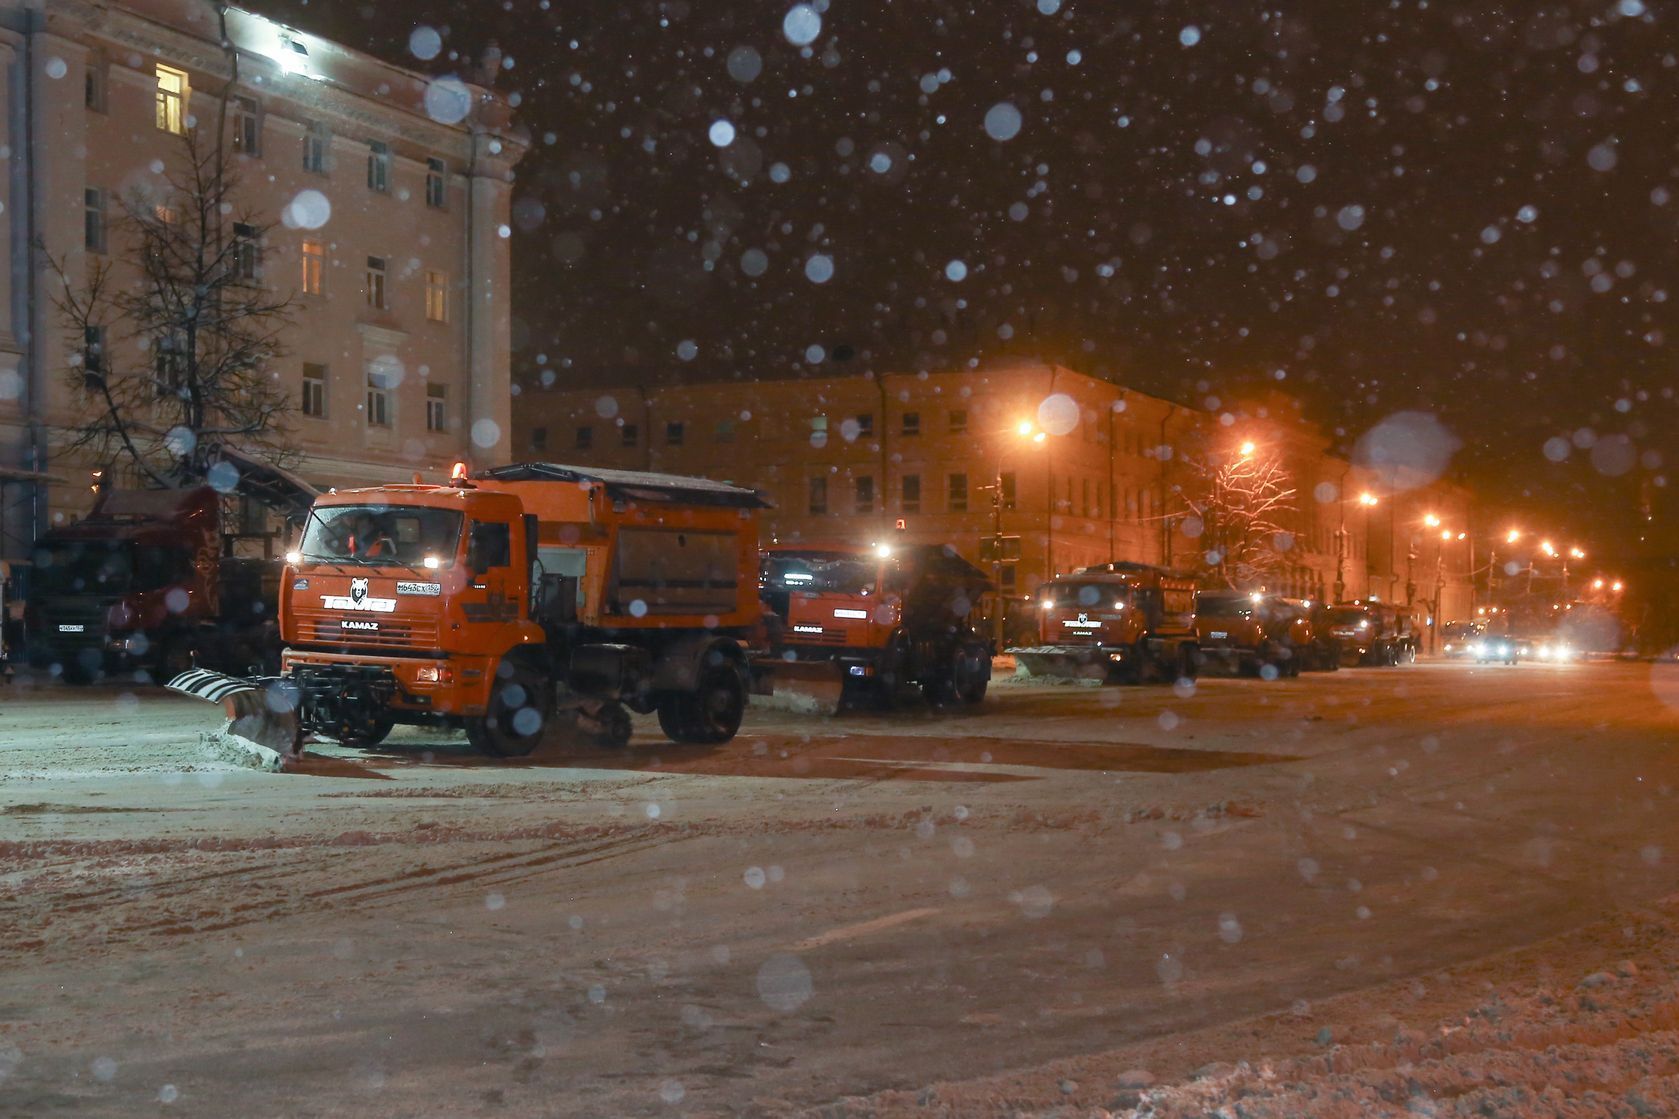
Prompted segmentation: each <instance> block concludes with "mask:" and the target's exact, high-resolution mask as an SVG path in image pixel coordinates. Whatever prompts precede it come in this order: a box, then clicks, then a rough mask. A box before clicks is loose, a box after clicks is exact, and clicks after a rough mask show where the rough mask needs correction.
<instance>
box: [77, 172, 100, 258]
mask: <svg viewBox="0 0 1679 1119" xmlns="http://www.w3.org/2000/svg"><path fill="white" fill-rule="evenodd" d="M82 195H83V198H84V206H85V208H84V209H83V211H82V217H83V228H82V240H83V241H84V242H85V244H86V247H87V251H88V252H90V253H102V252H104V251H105V192H104V191H102V190H99V189H97V188H95V187H88V188H87V189H86V190H85V191H83V192H82Z"/></svg>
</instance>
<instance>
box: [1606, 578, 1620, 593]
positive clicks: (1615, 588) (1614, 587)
mask: <svg viewBox="0 0 1679 1119" xmlns="http://www.w3.org/2000/svg"><path fill="white" fill-rule="evenodd" d="M1609 589H1610V590H1612V591H1614V592H1615V593H1616V594H1620V593H1621V581H1620V580H1619V579H1616V580H1615V582H1614V584H1613V585H1612V586H1611V587H1610V588H1609Z"/></svg>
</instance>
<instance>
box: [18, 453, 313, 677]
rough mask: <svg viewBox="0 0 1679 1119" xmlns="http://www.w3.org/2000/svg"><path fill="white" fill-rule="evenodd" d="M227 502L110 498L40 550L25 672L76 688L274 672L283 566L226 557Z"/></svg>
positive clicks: (149, 495) (27, 622)
mask: <svg viewBox="0 0 1679 1119" xmlns="http://www.w3.org/2000/svg"><path fill="white" fill-rule="evenodd" d="M222 553H223V548H222V529H221V495H220V494H218V493H217V492H216V491H215V490H213V489H211V488H210V487H208V486H201V487H199V488H197V489H188V490H112V491H108V492H105V493H102V494H101V495H100V496H99V499H98V500H97V502H96V503H95V505H94V507H93V511H92V512H91V513H90V514H89V515H88V516H86V517H84V518H83V519H82V520H80V521H77V522H76V523H74V524H72V525H68V526H65V527H63V528H58V529H54V530H53V531H51V532H49V533H46V534H45V535H43V536H42V537H41V538H40V539H39V540H37V541H36V543H35V550H34V557H33V558H34V563H33V565H32V566H31V568H30V573H29V576H30V577H29V593H28V597H27V599H26V604H25V607H24V635H25V637H24V639H25V642H26V649H27V653H26V656H27V658H28V661H29V663H30V664H31V665H32V666H34V667H36V668H38V669H47V670H52V669H53V668H55V667H56V669H57V671H58V673H59V674H60V675H61V676H62V677H63V678H64V679H65V680H67V681H70V682H72V683H86V682H90V681H93V680H96V679H99V678H101V677H103V676H106V675H110V674H118V673H123V674H127V673H132V672H135V671H145V672H147V673H149V674H150V676H151V677H152V679H168V678H169V677H171V676H173V675H175V674H176V673H178V672H181V671H183V670H185V669H187V668H190V667H191V666H192V665H193V663H194V661H195V660H198V661H201V662H203V663H213V664H218V665H225V666H226V667H228V668H229V669H232V670H244V669H247V668H250V667H252V666H256V665H261V664H265V663H266V664H269V665H270V666H272V665H273V664H275V663H277V659H278V654H279V648H280V644H279V630H278V628H277V623H276V619H275V609H274V607H275V603H276V600H277V597H278V591H279V585H280V564H279V563H278V562H277V561H264V560H261V559H250V558H243V557H233V556H225V555H223V554H222Z"/></svg>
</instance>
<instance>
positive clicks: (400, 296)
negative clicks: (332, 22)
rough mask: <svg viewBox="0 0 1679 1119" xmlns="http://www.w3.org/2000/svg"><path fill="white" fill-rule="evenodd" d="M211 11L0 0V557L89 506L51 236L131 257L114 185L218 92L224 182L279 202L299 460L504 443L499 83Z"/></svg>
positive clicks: (333, 468)
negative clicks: (490, 88)
mask: <svg viewBox="0 0 1679 1119" xmlns="http://www.w3.org/2000/svg"><path fill="white" fill-rule="evenodd" d="M225 18H226V27H225V33H226V38H227V41H228V43H229V44H230V45H229V46H226V47H224V45H223V29H222V27H221V25H220V23H219V18H218V7H217V5H214V4H211V3H208V2H207V0H0V70H3V72H4V76H5V80H4V81H3V82H0V128H3V129H4V130H5V132H4V137H3V142H4V143H5V144H6V145H7V146H8V150H9V152H10V153H11V156H10V165H11V168H12V173H11V175H10V176H7V177H4V178H0V206H3V211H0V212H3V214H4V219H3V220H0V256H3V257H4V259H5V260H6V262H7V266H6V268H5V269H4V270H0V558H4V559H13V560H17V559H22V558H25V557H26V556H27V554H28V549H29V545H30V543H31V541H32V540H33V538H34V535H35V534H38V533H39V532H40V531H41V530H43V529H44V528H45V527H46V526H47V525H49V524H51V523H53V522H54V521H55V520H58V519H62V518H63V517H65V516H72V515H74V514H75V513H76V512H77V511H78V510H80V509H81V508H83V507H84V506H85V502H86V501H87V499H88V493H87V490H88V487H87V484H86V483H87V473H86V471H87V469H88V468H89V467H91V466H93V465H101V464H95V463H91V462H87V461H84V460H83V459H82V458H80V457H78V456H76V455H73V454H67V453H64V452H63V451H62V447H63V442H64V436H63V432H62V429H63V427H64V426H65V425H66V424H67V423H69V422H70V421H71V420H72V419H73V413H74V409H75V408H76V407H77V406H78V396H77V393H76V392H75V390H74V388H73V386H72V385H71V384H70V382H69V379H68V373H69V371H70V370H71V369H72V365H73V360H74V359H75V358H76V357H77V356H79V355H76V354H74V352H73V349H72V342H71V340H69V339H67V338H66V331H65V330H64V329H63V326H62V324H61V323H60V322H59V321H58V320H57V318H56V312H55V310H54V301H53V292H52V291H51V290H50V287H51V280H50V278H49V277H50V271H49V270H48V269H47V268H46V267H45V259H46V257H47V256H49V255H50V256H51V258H52V259H54V260H59V261H63V262H65V264H66V265H67V267H68V269H69V271H70V273H71V275H76V274H77V273H78V270H82V269H85V268H86V267H87V265H88V263H89V261H90V260H92V259H95V258H100V257H102V258H104V259H107V260H110V261H113V262H115V263H116V264H117V265H119V267H125V266H126V259H125V258H124V256H123V251H124V246H123V244H122V238H121V236H120V235H119V229H120V223H118V222H117V221H116V219H117V217H118V215H119V213H120V211H121V206H122V203H123V200H124V199H126V198H130V197H132V196H133V194H134V192H135V191H137V190H146V189H154V190H155V189H158V188H161V187H162V186H163V184H164V181H165V172H166V170H167V169H168V168H169V167H171V166H175V165H176V164H177V163H178V161H179V160H180V159H181V158H182V146H181V140H180V135H179V134H180V133H182V132H183V131H184V130H186V129H188V128H196V129H197V130H198V132H199V134H200V136H201V137H202V136H204V135H205V134H206V133H209V134H210V135H211V136H213V135H214V132H215V128H216V122H217V121H218V120H220V119H221V117H222V112H221V109H222V106H221V102H222V98H223V97H224V95H225V96H226V97H227V105H226V127H227V129H228V134H227V135H226V137H224V141H225V143H226V144H227V145H228V147H229V150H230V151H232V152H233V153H234V154H233V155H232V158H231V165H232V170H233V171H234V173H235V174H237V175H238V176H239V188H238V192H237V194H236V198H237V199H238V202H239V203H240V204H241V206H242V207H248V208H250V209H251V210H252V211H253V212H254V214H255V215H256V216H258V217H260V218H262V219H264V220H265V222H267V223H272V225H273V227H272V229H270V230H269V231H268V233H267V235H266V237H264V238H262V239H261V240H260V242H259V243H253V245H252V246H251V249H250V252H249V256H248V259H249V261H250V263H251V266H252V269H253V271H254V272H257V273H258V275H259V278H260V280H261V281H262V282H263V283H265V284H266V285H268V286H269V287H271V289H272V290H273V291H274V293H275V294H276V296H284V295H286V294H287V293H293V294H294V296H295V302H294V306H293V312H294V321H293V323H292V325H291V327H290V328H289V329H288V331H287V332H286V334H285V335H284V337H283V339H282V342H283V345H284V348H285V350H286V351H287V353H286V356H285V357H284V358H283V359H282V360H281V362H280V363H279V365H278V366H277V367H276V368H275V370H274V374H275V376H276V377H277V378H278V379H279V380H280V381H281V382H282V383H283V384H284V386H285V387H286V388H287V391H288V393H289V395H290V396H291V398H292V400H293V401H294V404H295V412H294V414H293V415H292V416H290V417H289V421H288V422H289V427H290V434H291V438H292V439H293V440H294V441H295V447H296V449H297V450H298V451H299V452H300V453H301V455H302V458H301V462H300V463H299V465H298V466H297V467H296V469H297V470H298V471H299V472H300V473H301V474H303V475H304V476H305V477H307V478H309V479H311V480H312V481H315V482H317V483H319V484H322V485H328V484H335V485H344V484H366V483H371V482H384V481H390V480H391V479H392V478H404V477H407V476H408V474H409V473H410V472H412V471H413V470H415V469H427V470H431V469H440V468H441V469H446V467H447V464H448V463H449V462H450V461H452V460H454V459H457V458H467V459H472V460H475V461H482V462H499V461H505V459H506V458H507V456H508V454H509V452H510V449H511V442H510V439H509V433H510V431H511V429H512V420H511V417H510V414H509V413H510V399H511V393H510V388H509V350H510V341H509V338H510V315H509V303H508V297H507V293H508V287H509V282H508V268H509V260H508V245H509V241H508V239H507V235H506V230H507V222H508V214H509V208H510V191H511V184H512V172H513V167H514V165H515V164H516V163H517V162H518V160H519V159H520V157H521V156H522V154H523V153H524V150H525V148H524V144H523V143H522V141H521V140H520V139H519V138H518V136H517V135H516V134H515V133H514V131H513V130H512V128H511V120H510V111H509V109H508V106H507V104H506V102H505V101H504V100H503V99H501V98H499V97H497V96H495V95H492V94H491V93H489V92H487V91H486V90H483V89H480V88H477V87H475V86H472V85H468V84H465V83H461V82H456V81H452V80H434V79H431V78H428V77H426V76H423V75H420V74H417V73H413V72H410V71H406V70H402V69H399V68H396V67H393V66H390V65H388V64H386V63H384V62H381V61H379V60H377V59H375V58H372V57H370V56H368V55H364V54H360V53H358V52H355V51H352V50H349V49H347V48H345V47H342V46H340V45H338V44H336V43H332V42H329V41H326V40H323V39H320V38H318V37H315V36H312V35H306V34H303V33H300V32H296V31H293V30H291V29H289V28H285V27H282V26H280V25H277V24H275V23H272V22H270V21H268V20H266V19H264V18H262V17H260V16H256V15H253V14H251V13H248V12H243V11H240V10H238V9H227V10H226V12H225ZM235 59H236V60H237V72H238V80H237V82H236V83H234V84H232V85H230V84H229V83H230V79H231V78H232V76H233V73H234V62H235ZM282 218H283V219H284V220H282ZM253 228H255V227H253ZM119 279H120V277H119ZM46 478H56V479H58V481H57V482H48V481H47V480H46Z"/></svg>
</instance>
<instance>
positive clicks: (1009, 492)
mask: <svg viewBox="0 0 1679 1119" xmlns="http://www.w3.org/2000/svg"><path fill="white" fill-rule="evenodd" d="M997 480H998V482H1000V483H1001V487H1002V502H1003V508H1004V509H1013V508H1015V506H1016V505H1017V504H1018V503H1019V501H1020V485H1019V483H1018V482H1017V481H1016V480H1015V473H1014V471H1012V470H1005V471H1004V472H1003V473H1002V474H999V475H998V476H997Z"/></svg>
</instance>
